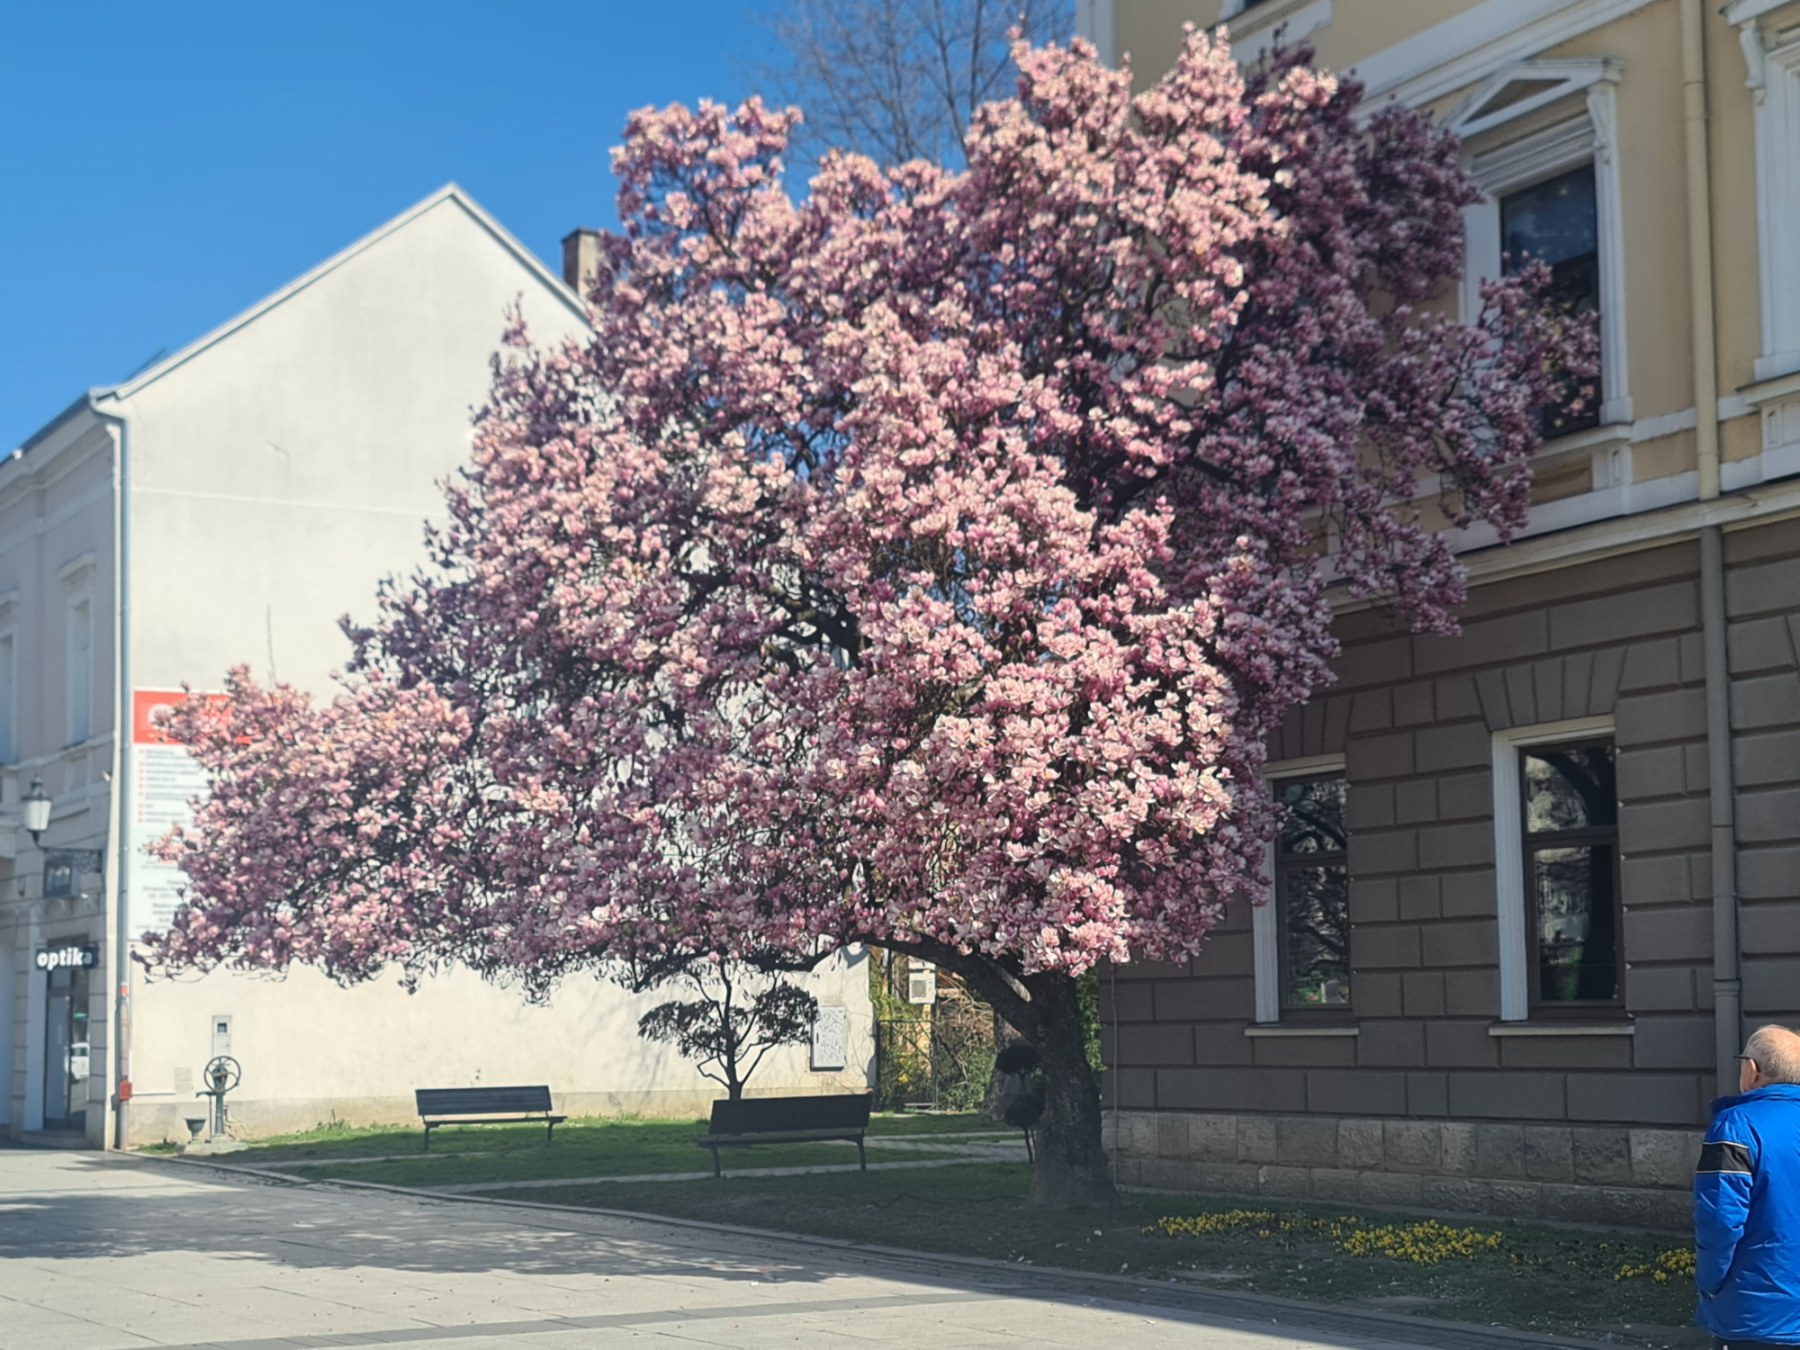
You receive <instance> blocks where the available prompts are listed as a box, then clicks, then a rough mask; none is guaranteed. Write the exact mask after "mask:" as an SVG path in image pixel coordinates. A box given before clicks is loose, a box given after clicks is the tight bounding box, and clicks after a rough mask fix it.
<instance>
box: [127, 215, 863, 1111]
mask: <svg viewBox="0 0 1800 1350" xmlns="http://www.w3.org/2000/svg"><path fill="white" fill-rule="evenodd" d="M521 296H522V300H523V307H524V312H525V315H526V319H527V321H528V323H529V324H530V327H531V329H532V332H533V333H534V335H535V336H537V337H538V338H539V340H540V341H543V340H546V339H548V338H551V337H553V336H561V335H563V334H569V333H573V332H575V331H577V330H578V329H579V328H580V320H579V318H578V317H577V315H576V313H575V311H574V310H573V309H572V308H571V307H570V306H569V304H568V303H567V302H566V301H565V300H564V299H563V298H562V297H561V292H560V291H559V290H558V289H556V288H554V287H553V286H552V285H550V284H546V283H545V282H543V281H542V280H541V279H540V278H539V277H537V276H536V275H534V274H533V273H532V272H530V271H529V270H528V269H526V268H525V267H524V266H522V265H521V263H520V262H519V260H518V259H517V258H516V257H514V256H513V255H511V254H510V253H509V252H508V251H507V250H506V249H505V247H504V246H503V245H502V244H501V243H500V242H499V241H498V240H497V239H496V238H495V237H494V235H493V234H492V233H491V232H489V231H488V230H486V229H485V228H484V227H483V226H482V224H481V223H480V222H479V221H478V220H477V219H476V218H475V217H474V216H473V215H471V214H470V213H469V212H467V211H466V210H464V209H463V207H462V206H461V205H460V204H459V203H458V202H457V201H456V200H455V199H454V198H447V199H445V200H442V201H440V202H439V203H438V204H437V205H435V206H433V207H431V208H430V209H429V210H427V211H425V212H424V213H423V214H421V215H419V216H417V217H415V218H414V219H413V220H411V221H410V222H408V223H407V224H405V225H404V226H403V227H402V228H400V229H399V230H397V231H395V232H393V233H390V234H389V235H387V236H386V237H384V238H381V239H378V240H377V241H375V242H374V243H373V244H372V245H371V246H369V247H368V248H367V249H365V250H364V251H362V252H361V253H358V254H357V255H355V256H353V257H351V258H350V259H348V260H347V261H346V262H344V263H343V264H342V265H341V266H339V267H337V268H336V269H335V270H333V271H331V272H329V273H328V274H326V275H325V276H323V277H320V278H318V279H317V280H315V281H314V282H313V283H312V284H311V285H310V286H308V287H306V288H304V289H302V290H300V291H299V292H297V293H295V294H292V295H290V296H289V297H287V298H286V299H285V300H283V301H282V302H281V303H280V304H279V305H278V306H276V307H275V308H273V309H272V310H270V311H268V312H266V313H264V314H263V315H262V316H260V317H258V318H257V319H255V320H254V321H253V322H252V323H250V324H248V325H247V326H245V327H242V328H240V329H238V330H237V331H236V332H234V333H232V334H231V335H230V336H229V337H227V338H226V339H225V340H223V341H221V342H219V343H217V344H216V345H214V346H212V347H211V348H209V349H206V350H203V351H201V352H200V353H199V354H198V355H196V356H194V357H193V358H192V359H190V360H188V361H186V362H183V363H181V364H179V365H177V366H175V367H174V368H173V369H171V370H169V371H168V372H167V373H166V374H163V375H162V376H161V377H159V378H158V379H156V380H154V381H153V382H151V383H149V384H147V385H145V386H144V387H143V388H141V389H137V390H135V391H131V392H130V394H129V397H128V398H126V399H125V400H124V402H125V404H126V406H125V409H124V411H125V413H126V415H127V417H128V419H129V422H130V427H131V432H130V434H131V444H130V472H131V578H132V581H131V585H132V591H131V610H132V617H131V648H130V650H131V659H132V670H131V680H132V683H133V685H134V686H136V687H138V688H163V689H173V688H178V687H179V686H180V685H181V684H182V683H183V682H187V683H189V684H192V685H193V686H195V687H197V688H217V687H218V686H219V684H220V682H221V679H222V676H223V674H224V671H225V670H226V669H227V668H228V667H229V666H231V665H232V664H234V663H238V662H248V663H249V664H250V665H252V666H253V667H254V668H255V669H256V670H257V673H258V674H259V676H261V677H262V678H265V679H266V678H268V677H269V675H270V674H271V673H273V674H274V675H275V676H277V677H279V678H280V679H281V680H284V681H287V682H291V683H294V684H297V685H299V686H301V687H304V688H308V689H310V690H312V691H313V692H314V693H315V694H316V693H320V692H323V691H325V690H327V689H328V688H329V679H328V674H329V672H330V671H332V670H333V669H335V668H337V667H338V666H340V665H341V663H342V662H343V660H344V658H345V656H346V654H347V651H348V648H347V645H346V643H345V642H344V640H343V637H342V635H341V634H340V633H339V631H338V628H337V620H338V618H339V616H340V615H343V614H345V613H347V612H348V613H352V614H354V615H356V616H358V617H359V618H368V617H371V616H372V614H373V609H374V604H373V601H374V594H375V586H376V583H377V581H378V580H379V579H380V578H381V577H382V576H384V575H388V574H392V573H395V572H399V571H404V570H407V569H409V568H411V567H412V566H414V565H416V564H417V563H418V562H419V561H420V560H421V559H422V556H423V553H422V549H421V545H420V537H421V536H420V529H421V523H422V521H423V519H424V518H425V517H426V516H428V515H433V516H436V515H440V514H441V496H440V493H439V491H438V488H437V487H436V482H437V481H438V480H441V479H443V478H445V477H447V476H448V475H451V474H453V473H454V472H455V471H456V470H457V469H458V468H459V467H460V466H461V465H462V464H464V463H465V462H466V459H467V455H468V450H469V442H470V416H471V412H472V410H473V409H474V408H475V407H477V406H478V405H479V404H480V403H481V402H482V401H483V399H484V398H485V395H486V391H487V388H488V381H489V368H488V362H489V358H490V355H491V353H492V352H493V351H494V349H495V347H496V346H497V343H498V339H499V336H500V333H501V331H502V327H503V323H504V310H505V308H506V306H507V305H508V304H510V303H512V302H513V301H514V300H515V298H519V297H521ZM139 842H141V841H139ZM813 982H814V984H815V986H816V988H815V993H816V994H817V996H818V997H819V998H820V1000H821V1002H826V1003H840V1004H843V1005H845V1006H847V1007H848V1008H849V1009H850V1014H851V1016H850V1022H851V1032H852V1057H851V1059H850V1067H849V1069H848V1070H847V1071H846V1072H845V1073H843V1074H815V1073H813V1072H811V1070H810V1069H809V1068H808V1063H807V1054H806V1052H805V1050H804V1049H802V1050H800V1051H790V1052H786V1053H783V1054H780V1055H772V1056H771V1057H770V1059H769V1061H768V1062H767V1063H765V1064H764V1066H763V1068H762V1070H761V1072H760V1073H759V1074H758V1076H757V1078H756V1079H755V1080H754V1087H755V1089H760V1090H763V1091H831V1090H858V1089H861V1088H863V1087H866V1086H867V1085H868V1084H869V1082H870V1081H871V1061H872V1028H871V1021H870V1013H869V1002H868V995H867V987H866V965H865V964H863V963H861V962H859V963H857V964H856V965H855V966H854V967H853V968H852V969H849V970H844V969H841V968H839V969H835V970H833V971H829V972H824V973H821V974H819V975H817V976H815V977H813ZM651 1003H652V1000H650V999H648V998H638V999H633V998H631V997H629V996H628V995H626V994H625V993H624V992H623V991H621V990H618V989H617V988H615V987H613V986H611V985H607V984H603V983H598V982H595V981H591V980H589V981H580V982H570V983H568V984H566V985H565V986H564V987H563V988H562V989H561V990H559V991H558V992H557V994H556V997H555V999H554V1000H553V1002H552V1003H551V1005H550V1006H548V1007H544V1008H531V1007H527V1006H525V1004H524V1003H523V1001H522V999H521V997H520V995H519V994H518V993H517V992H516V991H514V990H509V989H501V988H494V987H492V986H489V985H485V984H483V983H482V982H481V981H480V980H478V979H476V978H475V977H473V976H471V975H468V974H466V973H462V972H457V973H452V974H448V975H445V976H442V977H440V978H437V979H434V980H432V981H430V982H429V983H428V984H427V985H426V986H425V987H424V988H423V989H421V991H420V992H419V993H418V994H416V995H408V994H407V993H405V992H404V991H403V990H402V989H401V988H400V987H399V986H398V985H397V984H396V983H394V982H392V981H383V982H377V983H373V984H370V985H366V986H363V987H360V988H356V989H352V990H343V989H339V988H337V987H335V986H333V985H331V984H330V983H329V982H328V981H326V980H325V979H324V978H323V977H322V976H320V975H318V974H316V973H314V972H311V971H304V970H300V971H295V972H293V973H292V974H290V975H289V976H288V977H287V978H286V979H285V980H282V981H269V980H264V979H261V978H256V977H251V976H245V975H239V974H234V973H230V972H216V973H214V974H212V975H209V976H207V977H206V978H204V979H200V980H196V981H183V982H180V983H174V984H156V985H150V986H147V987H140V989H139V991H138V993H137V995H136V998H135V1000H134V1004H135V1006H134V1010H133V1026H132V1046H131V1052H132V1078H133V1089H134V1099H133V1110H132V1133H133V1137H134V1139H135V1140H137V1141H139V1142H142V1141H145V1140H153V1139H160V1138H164V1137H170V1138H173V1137H178V1136H179V1135H181V1133H182V1132H183V1131H182V1127H181V1124H180V1119H181V1117H182V1116H184V1115H187V1114H191V1113H194V1110H193V1108H194V1107H195V1106H196V1105H197V1103H196V1102H195V1099H194V1098H193V1096H192V1089H191V1088H189V1087H185V1086H178V1082H180V1080H181V1077H182V1075H184V1074H186V1075H191V1076H192V1079H193V1080H194V1084H195V1085H196V1086H197V1085H198V1080H199V1076H200V1070H201V1068H202V1067H203V1065H204V1064H205V1063H206V1060H207V1059H208V1058H209V1057H210V1055H211V1053H212V1051H211V1035H210V1027H211V1019H212V1018H213V1016H214V1015H216V1014H228V1015H229V1016H230V1017H231V1019H232V1024H233V1025H232V1053H233V1055H234V1056H235V1057H236V1058H237V1059H238V1060H239V1061H240V1062H241V1063H242V1064H243V1067H244V1084H243V1086H242V1088H241V1089H240V1090H239V1092H238V1093H236V1094H234V1098H233V1110H234V1115H235V1117H236V1120H237V1122H238V1124H239V1126H240V1127H241V1128H242V1129H244V1130H245V1131H246V1132H247V1133H252V1134H255V1133H269V1132H274V1131H279V1130H287V1129H296V1128H305V1127H307V1126H310V1125H313V1124H315V1123H318V1122H319V1121H321V1120H325V1119H327V1118H329V1117H330V1116H332V1115H336V1116H338V1117H339V1118H343V1119H350V1120H360V1121H371V1120H400V1119H406V1118H408V1117H409V1116H410V1115H411V1113H412V1100H411V1093H412V1090H413V1089H414V1088H417V1087H449V1086H460V1085H465V1084H472V1083H477V1082H480V1083H490V1084H494V1083H505V1082H534V1083H535V1082H547V1083H549V1084H550V1086H551V1088H552V1089H553V1091H554V1092H555V1093H556V1095H557V1097H558V1099H559V1102H560V1103H561V1104H562V1105H563V1106H564V1107H565V1108H566V1109H570V1110H573V1111H582V1110H640V1111H646V1112H670V1111H674V1112H683V1113H685V1112H692V1111H697V1110H699V1109H701V1108H702V1106H703V1105H704V1103H705V1102H706V1101H707V1100H709V1099H710V1098H711V1097H712V1096H714V1095H716V1092H715V1090H714V1088H713V1087H712V1085H711V1084H710V1083H707V1082H706V1081H705V1080H703V1079H701V1078H700V1077H699V1076H698V1075H697V1074H696V1073H695V1072H694V1071H693V1070H692V1068H691V1067H690V1066H688V1065H686V1064H685V1063H683V1062H682V1061H680V1060H679V1059H677V1058H676V1057H674V1056H673V1054H672V1053H671V1052H667V1051H664V1050H661V1049H658V1048H655V1047H649V1046H646V1045H645V1044H644V1043H643V1042H641V1041H640V1040H639V1039H638V1037H637V1034H636V1022H637V1018H638V1016H639V1015H640V1014H641V1013H642V1012H643V1011H644V1010H646V1009H647V1008H648V1007H650V1006H651Z"/></svg>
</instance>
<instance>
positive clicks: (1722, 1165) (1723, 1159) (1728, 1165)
mask: <svg viewBox="0 0 1800 1350" xmlns="http://www.w3.org/2000/svg"><path fill="white" fill-rule="evenodd" d="M1706 1172H1729V1173H1734V1174H1737V1175H1739V1176H1746V1177H1748V1176H1754V1175H1756V1169H1755V1168H1753V1167H1752V1166H1751V1165H1750V1150H1749V1149H1747V1148H1745V1147H1744V1146H1743V1145H1742V1144H1702V1145H1701V1146H1700V1162H1699V1164H1698V1165H1697V1166H1696V1167H1695V1168H1694V1173H1695V1175H1696V1176H1698V1175H1701V1174H1703V1173H1706Z"/></svg>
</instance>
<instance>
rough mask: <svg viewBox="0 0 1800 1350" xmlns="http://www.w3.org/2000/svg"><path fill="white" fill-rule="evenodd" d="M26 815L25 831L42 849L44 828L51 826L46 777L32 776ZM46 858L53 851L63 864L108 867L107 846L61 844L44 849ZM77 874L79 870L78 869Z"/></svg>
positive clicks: (85, 869)
mask: <svg viewBox="0 0 1800 1350" xmlns="http://www.w3.org/2000/svg"><path fill="white" fill-rule="evenodd" d="M20 804H21V806H23V808H24V810H23V815H24V817H25V833H26V834H28V835H30V836H31V842H32V843H33V844H35V845H37V847H39V848H40V849H42V848H43V847H44V843H43V837H44V831H45V830H47V829H49V828H50V807H51V801H50V794H49V793H48V792H46V791H44V780H43V779H41V778H37V777H33V778H32V780H31V788H30V790H29V791H28V792H26V794H25V796H24V798H23V799H22V801H21V803H20ZM44 852H45V855H46V858H47V859H48V857H49V856H50V855H52V854H54V856H55V860H56V862H57V863H58V864H60V865H61V866H65V867H68V868H71V869H79V870H80V871H81V872H101V873H104V872H105V871H106V850H105V849H99V848H59V849H44ZM77 875H78V873H77Z"/></svg>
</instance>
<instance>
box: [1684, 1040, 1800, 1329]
mask: <svg viewBox="0 0 1800 1350" xmlns="http://www.w3.org/2000/svg"><path fill="white" fill-rule="evenodd" d="M1694 1279H1695V1282H1696V1283H1697V1284H1698V1285H1699V1286H1700V1310H1699V1312H1698V1314H1697V1315H1696V1317H1695V1320H1696V1321H1697V1322H1699V1323H1700V1325H1701V1326H1703V1327H1705V1328H1706V1329H1707V1330H1708V1331H1710V1332H1712V1334H1713V1335H1714V1336H1715V1337H1717V1338H1718V1339H1717V1340H1715V1341H1714V1342H1713V1343H1714V1345H1715V1346H1719V1347H1723V1348H1724V1350H1769V1348H1771V1347H1774V1346H1800V1035H1795V1034H1794V1033H1793V1032H1792V1031H1790V1030H1788V1029H1787V1028H1786V1027H1775V1026H1769V1027H1761V1028H1758V1029H1757V1031H1756V1032H1754V1033H1753V1034H1752V1035H1751V1037H1750V1039H1749V1040H1748V1041H1747V1042H1746V1043H1745V1045H1744V1053H1743V1054H1741V1055H1739V1056H1738V1095H1737V1096H1735V1097H1721V1098H1719V1100H1718V1101H1716V1102H1714V1103H1713V1122H1712V1128H1711V1129H1709V1130H1708V1131H1707V1132H1706V1142H1705V1144H1703V1145H1702V1146H1701V1149H1700V1163H1699V1166H1697V1167H1696V1168H1695V1169H1694Z"/></svg>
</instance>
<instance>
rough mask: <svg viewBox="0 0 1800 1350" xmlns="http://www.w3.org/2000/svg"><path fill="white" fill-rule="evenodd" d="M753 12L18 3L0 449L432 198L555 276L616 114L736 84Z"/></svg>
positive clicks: (379, 3) (513, 5) (609, 215)
mask: <svg viewBox="0 0 1800 1350" xmlns="http://www.w3.org/2000/svg"><path fill="white" fill-rule="evenodd" d="M766 7H767V6H766V3H765V4H759V0H652V3H648V4H646V3H641V0H487V2H486V3H476V0H261V2H260V3H258V2H255V0H249V2H247V0H232V2H231V3H219V2H218V0H79V3H76V2H75V0H9V2H8V3H6V4H4V5H3V6H0V128H4V129H3V130H0V202H3V203H4V208H3V209H0V455H3V454H4V453H5V452H6V451H7V450H8V449H10V448H11V447H12V446H15V445H17V444H18V443H19V442H20V441H22V440H24V439H25V438H26V437H27V436H29V435H30V434H31V433H32V432H33V431H35V430H36V429H37V428H38V427H40V426H41V425H43V423H45V422H46V421H48V420H49V419H50V418H51V417H53V416H54V415H55V414H56V413H57V412H59V411H61V409H62V408H63V407H64V406H65V405H66V404H68V403H69V402H70V401H71V400H72V399H74V398H76V397H77V396H78V395H80V394H81V393H82V391H84V390H85V389H87V388H88V387H89V386H92V385H104V384H111V383H114V382H116V381H118V380H120V379H122V378H123V377H125V376H126V375H128V374H130V373H131V372H132V371H133V370H134V369H136V368H137V367H139V366H141V365H143V364H144V363H145V362H146V361H148V360H149V359H150V358H151V357H152V356H153V355H155V354H156V353H157V352H158V351H159V350H164V349H166V350H168V351H174V350H176V349H178V348H180V347H182V346H183V345H185V344H186V343H188V342H189V341H191V340H192V339H194V338H196V337H198V336H200V335H201V334H202V333H204V332H206V331H207V330H208V329H210V328H212V327H214V326H215V325H217V324H219V323H222V322H224V321H225V320H226V319H228V318H230V317H231V316H232V315H234V314H236V313H237V312H238V311H240V310H242V309H244V308H245V307H247V306H249V305H251V304H253V303H254V302H255V301H257V300H259V299H261V298H262V297H263V296H265V295H267V294H268V293H269V292H271V291H273V290H276V289H278V288H279V287H280V286H282V285H283V284H285V283H286V282H287V281H289V280H290V279H292V278H293V277H295V276H297V275H299V274H300V273H301V272H304V271H305V270H307V269H308V268H309V267H311V266H312V265H313V264H315V263H317V262H319V261H321V260H323V259H324V258H326V257H329V256H330V255H331V254H333V253H335V252H336V251H337V250H339V249H341V248H343V247H344V246H345V245H346V244H348V243H350V242H351V241H352V240H354V239H356V238H357V237H359V236H360V235H362V234H365V233H367V232H368V231H369V230H371V229H373V228H374V227H375V226H376V225H379V224H380V223H381V222H382V221H384V220H386V219H388V218H389V217H390V216H393V215H395V214H397V213H398V212H400V211H401V210H402V209H404V208H405V207H407V206H409V205H410V204H412V203H413V202H415V201H417V200H418V199H419V198H421V197H424V196H426V195H427V194H428V193H430V192H432V191H433V190H434V189H436V188H438V187H440V186H442V185H443V184H444V183H446V182H450V181H452V180H454V181H455V182H457V183H460V184H461V185H462V186H463V187H464V188H465V189H467V190H468V191H469V192H470V193H471V194H472V195H473V196H474V197H475V199H476V200H477V201H479V202H480V203H481V204H482V205H483V206H485V207H486V208H487V209H488V210H489V211H491V212H492V213H493V214H494V215H495V216H496V217H497V218H498V219H499V220H500V222H501V223H502V224H504V225H505V226H506V227H507V228H508V229H510V230H511V231H512V232H513V233H514V234H515V235H517V236H518V237H519V238H520V239H521V240H523V241H524V243H525V244H526V246H527V247H529V248H531V249H533V250H534V251H536V252H537V253H538V254H539V255H540V256H541V257H543V258H544V259H545V261H546V262H549V263H551V264H552V266H553V267H559V265H560V264H559V263H558V259H559V258H560V240H561V238H562V236H563V235H564V234H566V233H568V231H569V230H571V229H573V228H574V227H576V226H577V225H595V226H608V225H611V224H613V223H614V222H615V216H614V212H613V206H612V202H613V190H614V189H613V182H612V178H611V175H610V173H609V172H608V169H607V164H608V152H609V150H610V149H611V147H612V146H613V145H614V144H615V143H616V142H617V140H618V138H619V131H620V129H621V127H622V126H623V125H624V121H625V115H626V113H627V112H629V111H630V110H631V109H633V108H638V107H642V106H643V105H645V104H647V103H654V104H664V103H670V102H676V101H680V102H685V103H692V102H694V101H695V100H697V99H699V98H702V97H711V98H715V99H719V100H722V101H736V100H737V99H739V98H741V97H742V96H743V95H744V94H745V93H746V92H749V90H748V84H747V82H748V80H749V78H750V77H749V76H747V75H746V74H745V71H746V70H747V69H748V68H750V67H752V66H753V65H754V64H755V63H756V61H757V60H758V59H759V58H760V57H764V56H766V55H767V43H768V39H767V37H766V35H765V34H764V33H763V31H762V30H761V29H760V28H759V27H758V26H757V24H756V23H755V21H754V15H755V13H756V12H757V11H758V10H759V9H761V8H766ZM495 322H496V331H497V330H498V324H499V317H498V316H496V320H495Z"/></svg>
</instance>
